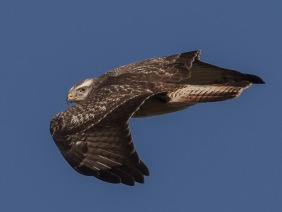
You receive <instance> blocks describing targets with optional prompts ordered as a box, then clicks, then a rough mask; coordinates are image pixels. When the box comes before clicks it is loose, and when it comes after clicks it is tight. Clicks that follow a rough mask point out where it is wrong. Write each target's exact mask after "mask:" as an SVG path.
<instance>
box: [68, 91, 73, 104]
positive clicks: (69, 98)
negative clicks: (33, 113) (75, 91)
mask: <svg viewBox="0 0 282 212" xmlns="http://www.w3.org/2000/svg"><path fill="white" fill-rule="evenodd" d="M72 102H73V95H72V93H71V92H70V93H68V97H67V104H68V105H69V104H70V103H72Z"/></svg>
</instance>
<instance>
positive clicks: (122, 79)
mask: <svg viewBox="0 0 282 212" xmlns="http://www.w3.org/2000/svg"><path fill="white" fill-rule="evenodd" d="M199 54H200V51H192V52H187V53H182V54H176V55H172V56H168V57H160V58H154V59H149V60H144V61H140V62H136V63H132V64H129V65H125V66H122V67H119V68H116V69H114V70H112V71H109V72H107V73H105V74H103V75H101V76H100V77H98V78H91V79H86V80H83V81H81V82H79V83H77V84H76V85H74V86H73V87H72V88H71V89H70V91H69V93H68V98H67V100H68V102H74V103H76V104H75V105H74V106H72V107H70V108H69V109H67V110H65V111H63V112H61V113H58V114H57V115H55V117H54V118H53V119H52V121H51V126H50V131H51V134H52V137H53V139H54V141H55V143H56V145H57V146H58V148H59V149H60V151H61V153H62V155H63V156H64V158H65V159H66V160H67V161H68V163H69V164H70V165H71V166H72V167H73V168H74V169H75V170H76V171H77V172H79V173H81V174H83V175H88V176H95V177H97V178H98V179H100V180H103V181H106V182H110V183H123V184H126V185H134V184H135V182H138V183H143V182H144V175H149V170H148V168H147V166H146V165H145V164H144V163H143V162H142V161H141V160H140V159H139V156H138V154H137V152H136V151H135V148H134V144H133V141H132V137H131V134H130V130H129V124H128V121H129V119H130V118H131V117H146V116H154V115H161V114H165V113H170V112H175V111H179V110H183V109H185V108H187V107H189V106H191V105H194V104H197V103H201V102H215V101H224V100H228V99H232V98H235V97H238V96H239V95H240V94H241V93H242V91H243V90H244V89H246V88H248V87H250V86H251V84H252V83H255V84H263V83H264V81H263V80H262V79H261V78H259V77H258V76H255V75H251V74H243V73H240V72H238V71H234V70H229V69H225V68H220V67H218V66H215V65H211V64H208V63H205V62H202V61H200V58H199Z"/></svg>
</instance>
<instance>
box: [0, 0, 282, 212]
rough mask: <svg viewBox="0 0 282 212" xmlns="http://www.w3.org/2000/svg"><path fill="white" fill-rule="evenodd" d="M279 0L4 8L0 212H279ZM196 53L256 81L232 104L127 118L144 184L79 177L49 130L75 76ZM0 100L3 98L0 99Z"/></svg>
mask: <svg viewBox="0 0 282 212" xmlns="http://www.w3.org/2000/svg"><path fill="white" fill-rule="evenodd" d="M281 11H282V3H281V1H278V0H277V1H275V0H270V1H259V0H258V1H252V0H250V1H245V0H237V1H226V0H214V1H208V0H206V1H203V0H197V1H180V0H176V1H149V0H143V1H140V2H139V3H137V2H136V1H135V2H133V1H99V2H98V1H73V0H68V1H61V0H57V1H54V0H50V1H30V0H26V1H1V3H0V31H1V33H0V72H1V78H0V81H1V87H2V92H1V93H2V101H1V104H0V109H1V123H2V124H1V148H0V161H1V174H0V210H1V211H69V212H71V211H86V210H87V211H113V210H114V211H193V212H197V211H216V212H220V211H222V212H226V211H228V212H229V211H231V212H233V211H234V212H235V211H240V212H244V211H246V212H247V211H248V212H251V211H256V212H259V211H272V212H274V211H275V212H276V211H281V210H282V201H281V199H282V183H281V179H282V165H281V163H282V154H281V150H282V133H281V127H282V121H281V115H282V112H281V111H282V110H281V106H282V104H281V103H282V100H281V89H282V86H281V82H280V80H281V77H282V65H281V56H282V39H281V38H282V27H281V20H282V13H281ZM195 49H200V50H202V55H201V59H202V60H203V61H206V62H209V63H213V64H216V65H219V66H222V67H227V68H232V69H236V70H239V71H241V72H246V73H250V74H257V75H259V76H260V77H262V78H263V79H264V80H265V81H266V83H267V84H265V85H254V86H252V87H251V88H250V89H248V90H247V91H246V92H245V93H243V95H242V96H241V97H240V98H238V99H235V100H232V101H227V102H220V103H210V104H201V105H196V106H193V107H191V108H190V109H188V110H185V111H181V112H178V113H174V114H169V115H166V116H160V117H152V118H147V119H134V120H132V121H131V130H132V134H133V138H134V141H135V146H136V149H137V151H138V153H139V155H140V156H141V158H142V160H143V161H144V162H145V163H146V164H147V165H148V167H149V168H150V171H151V176H150V177H146V179H145V184H137V185H136V186H135V187H128V186H124V185H113V184H107V183H104V182H102V181H99V180H97V179H96V178H92V177H85V176H82V175H79V174H78V173H76V172H75V171H73V170H72V168H71V167H70V166H69V165H68V164H67V162H66V161H65V160H64V159H63V158H62V156H61V154H60V153H59V151H58V149H57V147H56V146H55V143H54V142H53V140H52V138H51V135H50V133H49V122H50V120H51V118H52V117H53V116H54V114H56V113H58V112H60V111H62V110H65V109H66V108H67V107H68V105H67V104H66V101H65V100H66V94H67V91H68V90H69V88H70V87H71V86H72V85H73V84H75V83H76V82H78V81H79V80H82V79H85V78H89V77H95V76H99V75H101V74H102V73H104V72H106V71H108V70H110V69H112V68H115V67H118V66H120V65H124V64H128V63H131V62H135V61H138V60H142V59H147V58H152V57H159V56H165V55H170V54H175V53H180V52H184V51H191V50H195ZM3 97H4V98H3Z"/></svg>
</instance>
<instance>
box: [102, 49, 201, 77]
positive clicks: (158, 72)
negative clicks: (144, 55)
mask: <svg viewBox="0 0 282 212" xmlns="http://www.w3.org/2000/svg"><path fill="white" fill-rule="evenodd" d="M199 54H200V51H192V52H186V53H182V54H176V55H172V56H168V57H160V58H154V59H149V60H144V61H140V62H136V63H132V64H129V65H125V66H121V67H119V68H116V69H114V70H112V71H110V72H107V73H105V74H104V75H102V76H101V77H99V80H100V81H103V82H107V80H106V79H108V78H109V77H117V76H121V75H123V76H122V77H123V79H125V80H128V81H131V82H134V81H136V82H141V81H146V82H179V81H181V80H184V79H186V78H189V77H190V71H189V69H190V68H191V66H192V64H193V62H194V61H195V60H198V59H199Z"/></svg>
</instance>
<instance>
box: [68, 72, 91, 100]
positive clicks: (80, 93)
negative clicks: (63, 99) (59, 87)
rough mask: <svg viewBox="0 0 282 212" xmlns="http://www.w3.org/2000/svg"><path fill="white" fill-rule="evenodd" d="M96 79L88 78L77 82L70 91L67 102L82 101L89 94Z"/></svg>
mask: <svg viewBox="0 0 282 212" xmlns="http://www.w3.org/2000/svg"><path fill="white" fill-rule="evenodd" d="M94 82H95V79H94V78H91V79H86V80H82V81H80V82H79V83H77V84H75V85H74V86H73V87H72V88H71V89H70V90H69V92H68V97H67V102H68V103H71V102H75V103H77V102H80V101H82V100H84V99H86V97H87V96H88V94H89V93H90V91H91V89H92V86H93V85H94Z"/></svg>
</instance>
